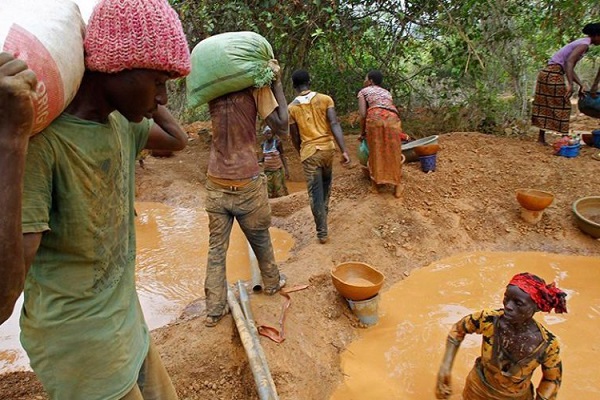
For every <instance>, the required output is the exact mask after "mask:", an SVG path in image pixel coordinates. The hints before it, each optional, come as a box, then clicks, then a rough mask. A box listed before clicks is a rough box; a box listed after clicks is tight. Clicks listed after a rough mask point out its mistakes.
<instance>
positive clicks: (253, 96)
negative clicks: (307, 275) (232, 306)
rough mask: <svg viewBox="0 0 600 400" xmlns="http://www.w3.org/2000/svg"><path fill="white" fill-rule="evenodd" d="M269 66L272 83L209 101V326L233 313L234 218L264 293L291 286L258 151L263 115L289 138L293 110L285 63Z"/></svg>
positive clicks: (207, 208)
mask: <svg viewBox="0 0 600 400" xmlns="http://www.w3.org/2000/svg"><path fill="white" fill-rule="evenodd" d="M196 60H197V58H196V59H192V65H193V68H196V67H197V66H196V64H195V61H196ZM268 65H269V68H271V69H272V72H273V74H274V76H275V80H274V81H273V82H272V83H271V84H270V85H267V86H263V87H261V88H256V87H254V86H252V85H251V86H249V87H246V88H242V90H239V91H236V92H232V93H228V94H225V95H223V96H220V97H217V98H216V99H214V100H211V101H210V102H209V103H208V106H209V110H210V117H211V120H212V128H213V135H212V144H211V149H210V155H209V160H208V171H207V180H206V212H207V213H208V220H209V232H210V237H209V247H208V262H207V265H206V280H205V282H204V291H205V293H206V314H207V315H206V320H205V323H204V324H205V325H206V326H207V327H213V326H215V325H217V323H218V322H219V320H221V318H223V317H224V316H225V315H227V313H228V312H229V307H228V306H227V281H226V274H225V270H226V265H225V261H226V256H227V248H228V246H229V236H230V234H231V228H232V226H233V220H234V218H235V219H237V221H238V223H239V225H240V227H241V228H242V231H243V232H244V235H245V236H246V239H247V240H248V242H249V243H250V246H252V250H253V251H254V254H256V258H257V259H258V266H259V268H260V271H261V275H262V279H263V287H264V293H265V294H267V295H273V294H275V293H277V292H278V291H279V290H280V289H281V288H282V287H283V286H284V285H285V276H284V275H282V274H280V273H279V269H278V267H277V264H276V263H275V255H274V252H273V245H272V243H271V236H270V234H269V227H270V226H271V207H270V205H269V199H268V195H267V177H266V176H265V174H263V173H261V169H260V166H259V165H258V160H257V157H256V152H255V146H256V117H257V116H260V117H261V118H263V119H264V120H265V122H266V123H267V125H268V126H269V127H270V128H271V129H272V131H273V133H274V134H275V135H283V134H287V124H288V108H287V102H286V100H285V95H284V93H283V87H282V85H281V77H280V74H279V72H280V69H279V65H278V63H277V61H276V60H271V61H270V62H269V64H268ZM223 68H224V69H225V68H227V65H223Z"/></svg>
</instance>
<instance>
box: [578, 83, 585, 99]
mask: <svg viewBox="0 0 600 400" xmlns="http://www.w3.org/2000/svg"><path fill="white" fill-rule="evenodd" d="M577 95H578V96H579V98H580V99H582V98H584V97H585V88H584V87H583V85H580V86H579V93H577Z"/></svg>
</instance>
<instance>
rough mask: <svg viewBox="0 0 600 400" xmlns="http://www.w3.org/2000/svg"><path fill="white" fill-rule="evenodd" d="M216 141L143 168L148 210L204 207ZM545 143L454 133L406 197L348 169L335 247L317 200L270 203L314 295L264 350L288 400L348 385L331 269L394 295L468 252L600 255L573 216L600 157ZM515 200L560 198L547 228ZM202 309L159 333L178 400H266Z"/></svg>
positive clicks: (271, 304)
mask: <svg viewBox="0 0 600 400" xmlns="http://www.w3.org/2000/svg"><path fill="white" fill-rule="evenodd" d="M573 128H574V129H577V130H586V131H588V132H589V131H591V130H592V129H598V128H600V121H599V120H597V119H596V120H594V119H591V118H587V117H583V116H578V117H577V118H576V121H575V124H574V126H573ZM209 129H210V124H209V123H205V122H198V123H194V124H192V125H189V126H187V130H188V133H189V134H190V142H189V146H188V147H187V148H186V149H185V150H183V151H182V152H179V153H177V154H176V155H175V156H173V157H170V158H156V157H152V156H148V157H146V158H145V160H144V168H141V167H138V169H137V196H138V200H140V201H156V202H163V203H166V204H169V205H172V206H180V207H191V208H193V207H202V204H203V195H202V194H203V191H204V189H203V184H204V181H205V173H206V164H207V158H208V157H207V156H208V151H209V145H210V135H209V134H208V130H209ZM356 139H357V135H355V134H349V135H347V136H346V141H347V143H348V145H349V147H350V150H351V153H350V154H356V148H357V146H358V141H357V140H356ZM535 139H536V133H535V131H534V130H532V131H531V132H530V133H529V134H526V135H522V136H519V137H497V136H491V135H484V134H481V133H477V132H456V133H448V134H444V135H442V136H441V137H440V139H439V143H440V145H441V150H440V152H439V153H438V160H437V171H436V172H433V173H427V174H426V173H423V172H421V170H420V168H419V164H418V163H410V164H407V165H405V166H404V168H403V175H402V177H403V183H402V185H403V193H402V197H401V199H396V198H394V196H393V193H392V191H391V188H387V189H384V190H382V192H381V193H380V194H372V193H371V192H370V190H369V182H368V181H367V180H366V179H365V178H364V176H363V174H362V172H361V168H360V167H359V166H358V164H356V161H354V165H353V166H352V167H351V168H344V167H342V166H341V165H339V164H338V163H336V165H335V168H334V181H333V190H332V197H331V205H330V217H329V225H330V228H329V229H330V241H329V243H327V244H324V245H322V244H319V243H318V241H317V239H316V235H315V229H314V224H313V220H312V215H311V213H310V209H309V206H308V197H307V195H306V193H303V192H299V193H294V194H292V195H290V196H287V197H285V198H279V199H274V200H272V203H271V205H272V211H273V224H274V225H275V226H277V227H279V228H282V229H285V230H287V231H288V232H290V233H291V234H293V236H294V238H295V240H296V244H295V247H294V249H293V250H292V255H291V257H290V258H289V259H288V260H287V261H286V262H284V263H282V264H281V265H280V267H281V269H282V271H284V272H285V273H286V275H287V276H288V279H289V283H288V284H289V285H291V286H294V285H299V284H309V285H310V286H309V288H308V289H306V290H302V291H298V292H295V293H292V294H291V298H292V305H291V307H290V309H289V312H288V316H287V320H286V340H285V341H284V342H283V343H281V344H276V343H274V342H271V341H269V340H268V339H266V338H262V339H261V343H262V345H263V348H264V351H265V353H266V356H267V358H268V361H269V366H270V369H271V372H272V375H273V378H274V381H275V384H276V386H277V390H278V392H279V395H280V398H281V399H286V400H288V399H318V400H320V399H328V398H329V396H330V395H331V393H332V392H333V390H334V388H335V387H336V386H337V385H338V384H339V383H340V382H341V379H342V374H341V371H340V368H339V361H340V360H339V354H340V352H341V351H342V350H343V349H344V348H345V347H346V346H347V345H348V344H349V343H350V342H351V341H352V340H353V339H354V338H355V337H356V330H355V329H354V328H355V327H357V326H358V321H357V320H356V318H355V317H354V316H353V315H352V314H351V312H350V311H349V309H348V307H347V305H346V304H345V302H344V300H343V299H342V298H341V297H340V296H339V295H338V293H337V292H336V291H335V289H334V288H333V286H332V284H331V278H330V276H329V270H330V269H331V268H332V267H333V266H334V265H336V264H337V263H340V262H344V261H350V260H356V261H362V262H367V263H369V264H371V265H373V266H375V267H376V268H378V269H379V270H380V271H381V272H383V273H384V274H385V275H386V277H387V280H386V283H385V285H384V288H383V290H385V289H386V288H389V287H390V286H391V285H393V284H394V283H396V282H398V281H400V280H402V279H406V278H407V277H408V276H410V273H411V271H412V270H414V269H416V268H420V267H422V266H425V265H428V264H429V263H431V262H433V261H435V260H438V259H440V258H444V257H447V256H450V255H452V254H455V253H459V252H469V251H544V252H552V253H564V254H579V255H595V256H598V255H600V243H599V241H597V240H595V239H593V238H591V237H590V236H587V235H585V234H584V233H582V232H581V231H580V230H579V229H578V228H577V226H576V224H575V217H574V215H573V212H572V204H573V202H574V201H575V200H577V199H578V198H580V197H583V196H591V195H600V193H599V192H598V191H599V190H600V189H598V188H600V174H598V172H597V171H598V168H599V167H600V162H599V161H596V160H594V159H592V157H591V155H592V154H594V153H596V152H598V151H599V150H597V149H593V148H591V147H587V146H583V147H582V149H581V154H580V155H579V156H578V157H576V158H565V157H558V156H554V155H552V147H550V146H546V147H545V146H541V145H538V144H537V143H536V142H535ZM284 146H286V147H285V148H286V150H288V151H287V153H286V156H287V158H288V160H289V164H290V166H291V178H292V180H297V181H299V180H302V179H303V176H302V169H301V165H300V161H299V158H298V156H297V155H296V154H295V152H293V151H292V150H293V148H292V146H291V143H290V142H289V140H288V139H286V140H285V141H284ZM257 148H258V147H257ZM517 188H535V189H541V190H547V191H550V192H552V193H554V195H555V196H556V198H555V200H554V202H553V203H552V205H551V206H550V207H549V208H548V209H546V211H545V212H544V215H543V218H542V220H541V221H540V222H539V223H538V224H537V225H529V224H527V223H525V222H524V221H522V220H521V218H520V206H519V205H518V203H517V201H516V198H515V190H516V189H517ZM199 264H200V265H203V264H204V260H202V261H199ZM253 302H255V303H256V304H258V305H253V308H254V309H255V318H256V319H257V320H258V321H259V322H263V323H264V322H267V323H270V324H272V325H276V322H277V318H278V315H279V309H280V306H281V304H282V302H283V298H282V297H280V296H275V297H273V298H265V297H264V296H261V295H258V296H256V297H255V300H253ZM202 308H203V307H202V301H201V299H199V301H198V302H196V303H195V304H194V305H193V307H190V308H189V310H188V312H186V313H185V315H184V316H183V317H182V318H181V319H179V320H178V321H177V322H175V323H172V324H170V325H169V326H166V327H163V328H160V329H157V330H155V331H153V337H154V340H155V342H156V343H157V345H158V348H159V350H160V353H161V355H162V357H163V361H164V363H165V365H166V367H167V369H168V370H169V372H170V374H171V377H172V379H173V381H174V384H175V386H176V388H177V391H178V393H179V395H180V397H181V399H190V400H192V399H209V398H210V399H227V400H230V399H239V400H242V399H257V398H258V397H257V395H256V390H255V385H254V381H253V378H252V374H251V371H250V369H249V367H248V362H247V359H246V356H245V353H244V350H243V347H242V345H241V342H240V340H239V338H238V336H237V331H236V329H235V325H234V324H233V322H232V319H231V317H230V316H227V317H226V318H225V319H224V320H223V321H222V322H221V323H220V324H219V325H218V326H217V327H215V328H206V327H204V325H203V323H202V322H203V318H202ZM46 398H47V397H46V395H45V394H44V392H43V389H42V387H41V386H40V385H39V383H38V382H37V381H36V379H35V376H34V375H33V373H28V372H25V373H23V372H20V373H12V374H6V375H3V376H0V399H11V400H19V399H22V400H34V399H46Z"/></svg>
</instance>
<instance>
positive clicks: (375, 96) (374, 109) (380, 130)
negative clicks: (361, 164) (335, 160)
mask: <svg viewBox="0 0 600 400" xmlns="http://www.w3.org/2000/svg"><path fill="white" fill-rule="evenodd" d="M382 82H383V75H382V74H381V72H379V71H377V70H372V71H369V73H368V74H367V76H366V77H365V81H364V87H363V88H362V89H361V90H360V92H358V112H359V113H360V126H361V130H362V132H361V137H362V138H364V137H365V136H366V139H367V145H368V146H369V161H368V164H367V165H368V167H369V173H370V175H371V183H372V192H374V193H377V192H378V191H379V190H378V187H377V186H378V185H382V184H389V185H393V186H394V196H395V197H396V198H398V197H400V193H401V191H400V177H401V176H402V169H401V168H402V149H401V147H402V138H403V136H406V135H405V134H404V133H402V123H401V122H400V117H399V116H398V109H396V106H395V105H394V101H393V99H392V95H391V93H390V92H389V91H387V90H386V89H384V88H382V87H381V86H380V85H381V83H382Z"/></svg>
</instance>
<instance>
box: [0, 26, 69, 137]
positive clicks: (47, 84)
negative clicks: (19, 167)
mask: <svg viewBox="0 0 600 400" xmlns="http://www.w3.org/2000/svg"><path fill="white" fill-rule="evenodd" d="M3 51H5V52H8V53H12V54H13V55H14V56H15V57H16V58H19V59H21V60H23V61H25V62H26V63H27V65H28V66H29V68H30V69H31V70H33V71H34V72H35V74H36V75H37V79H38V85H37V88H36V93H37V99H36V101H35V107H34V108H35V110H34V126H33V132H34V133H36V132H39V131H41V130H42V129H44V128H45V127H46V126H48V125H49V124H50V122H52V120H54V119H55V118H56V117H58V115H59V114H60V113H61V112H62V111H63V109H64V107H65V93H64V86H63V80H62V76H61V73H60V69H59V68H58V65H57V64H56V62H55V61H54V58H53V57H52V55H51V54H50V52H49V51H48V50H47V49H46V47H45V46H44V45H43V44H42V42H40V41H39V40H38V38H37V37H35V35H33V34H32V33H31V32H29V31H27V30H26V29H25V28H23V27H22V26H19V25H17V24H13V25H12V26H11V28H10V31H9V32H8V36H7V37H6V39H5V42H4V50H3Z"/></svg>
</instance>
